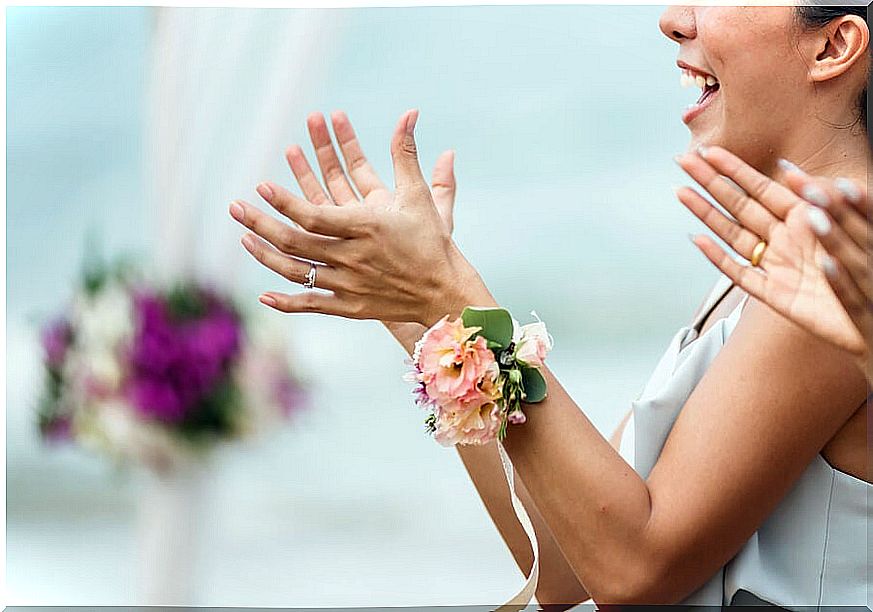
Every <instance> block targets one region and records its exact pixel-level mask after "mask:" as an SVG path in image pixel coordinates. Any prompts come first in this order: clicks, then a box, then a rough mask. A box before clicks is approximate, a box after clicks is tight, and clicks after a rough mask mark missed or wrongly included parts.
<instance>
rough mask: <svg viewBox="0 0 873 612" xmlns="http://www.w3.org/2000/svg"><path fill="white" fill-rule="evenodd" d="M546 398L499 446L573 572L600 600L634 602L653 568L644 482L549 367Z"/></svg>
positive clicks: (648, 504) (648, 503)
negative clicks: (519, 477) (580, 408)
mask: <svg viewBox="0 0 873 612" xmlns="http://www.w3.org/2000/svg"><path fill="white" fill-rule="evenodd" d="M544 375H545V377H546V381H547V383H548V387H549V396H548V398H547V399H546V400H545V401H544V402H542V403H540V404H537V405H534V406H530V407H529V408H528V410H526V411H525V414H526V415H527V422H526V423H525V424H524V425H523V426H521V427H512V428H511V429H510V432H509V435H508V436H507V438H506V440H505V443H504V446H505V448H506V450H507V453H508V454H509V456H510V458H511V459H512V463H513V465H514V466H515V468H516V470H517V471H518V473H519V475H520V476H521V478H522V480H523V481H524V483H525V485H526V486H527V490H528V492H529V494H530V495H531V497H532V498H533V500H534V501H535V504H536V507H537V508H538V509H539V512H540V515H541V516H542V518H543V519H544V520H545V522H546V523H547V524H548V525H549V528H550V530H551V532H552V534H554V538H555V540H556V541H557V542H559V543H560V545H561V547H562V550H563V551H564V553H565V557H566V559H567V561H568V562H569V564H570V566H571V567H572V568H573V571H574V573H575V574H576V576H578V577H579V580H580V582H581V583H582V585H583V586H584V587H586V590H587V591H588V593H590V594H591V596H592V598H594V600H595V601H596V602H598V603H634V602H633V601H631V600H632V599H633V597H634V594H637V593H642V592H644V591H645V590H646V586H647V585H648V584H650V583H651V581H652V575H653V573H655V572H657V571H658V568H657V567H654V566H653V565H652V564H653V562H654V561H655V560H656V558H657V556H656V555H651V554H649V543H648V542H647V526H648V524H649V519H650V517H651V501H650V497H649V490H648V488H647V486H646V483H645V482H644V481H643V480H642V479H641V478H640V477H639V475H637V474H636V472H634V470H633V469H632V468H631V467H630V466H629V465H628V464H627V463H626V462H625V461H624V460H623V459H622V458H621V456H620V455H619V454H618V453H617V452H616V451H615V449H614V448H613V447H612V446H611V445H610V444H609V442H608V441H607V440H606V439H605V438H604V437H603V436H602V435H601V434H600V432H599V431H598V430H597V429H596V428H595V427H594V425H593V424H592V423H591V422H590V421H589V420H588V419H587V418H586V417H585V415H584V414H583V413H582V412H581V411H580V410H579V408H578V407H577V406H576V404H575V403H574V402H573V400H572V398H570V396H569V395H568V394H567V392H566V391H565V390H564V389H563V388H562V387H561V385H560V383H559V382H558V381H557V379H555V377H554V376H553V375H552V374H551V373H550V372H549V371H548V370H545V371H544Z"/></svg>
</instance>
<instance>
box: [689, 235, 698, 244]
mask: <svg viewBox="0 0 873 612" xmlns="http://www.w3.org/2000/svg"><path fill="white" fill-rule="evenodd" d="M695 238H697V234H688V240H690V241H691V242H692V243H694V244H696V243H695V242H694V239H695Z"/></svg>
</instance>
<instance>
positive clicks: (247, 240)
mask: <svg viewBox="0 0 873 612" xmlns="http://www.w3.org/2000/svg"><path fill="white" fill-rule="evenodd" d="M242 244H243V246H244V247H245V248H246V250H248V252H249V253H254V252H255V239H254V238H252V235H251V234H246V235H245V236H243V237H242Z"/></svg>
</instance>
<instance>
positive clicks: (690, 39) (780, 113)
mask: <svg viewBox="0 0 873 612" xmlns="http://www.w3.org/2000/svg"><path fill="white" fill-rule="evenodd" d="M660 26H661V31H663V32H664V34H665V35H666V36H668V37H669V38H670V39H672V40H674V41H676V42H678V43H679V58H678V64H679V67H680V70H681V71H682V72H684V73H686V74H687V77H686V78H687V79H691V81H692V83H694V85H693V87H694V88H695V90H696V92H698V93H701V96H700V99H699V100H698V102H699V103H695V104H692V105H691V106H689V107H688V108H687V109H686V110H685V111H684V112H683V117H682V119H683V121H684V122H685V123H686V125H687V126H688V128H689V130H690V131H691V136H692V138H691V147H692V148H693V147H696V146H698V145H701V144H708V145H720V146H723V147H726V148H727V149H729V150H731V151H733V152H734V153H736V154H738V155H739V156H740V157H742V158H744V159H746V160H747V161H749V162H750V163H752V164H753V165H760V164H764V163H768V162H769V160H772V156H773V154H774V152H778V151H779V150H780V149H781V148H782V147H781V146H780V145H781V144H782V143H781V141H782V140H783V139H785V138H786V137H787V136H788V134H790V133H791V132H790V131H791V130H792V129H797V126H798V123H800V122H799V121H798V119H799V115H798V113H804V111H805V113H806V115H809V114H810V112H811V109H812V108H813V106H812V105H811V103H812V100H811V95H812V88H811V86H810V83H809V78H808V75H809V73H808V69H807V66H806V65H805V63H804V59H803V55H802V53H801V52H800V49H799V47H798V39H797V30H798V28H797V24H796V22H795V9H794V8H793V7H790V6H777V7H759V6H754V7H750V6H746V7H742V6H739V7H734V6H712V7H681V6H677V7H670V8H668V9H667V10H666V11H665V12H664V14H663V15H662V16H661V21H660ZM700 85H703V86H704V90H703V91H701V89H700V87H699V86H700ZM792 126H793V127H792Z"/></svg>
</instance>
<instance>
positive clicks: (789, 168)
mask: <svg viewBox="0 0 873 612" xmlns="http://www.w3.org/2000/svg"><path fill="white" fill-rule="evenodd" d="M776 165H777V166H779V168H780V169H781V170H782V171H783V172H794V173H795V174H801V175H806V173H805V172H804V171H803V170H801V169H800V166H798V165H797V164H794V163H791V162H790V161H788V160H787V159H785V158H784V157H780V158H779V159H778V160H776Z"/></svg>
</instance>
